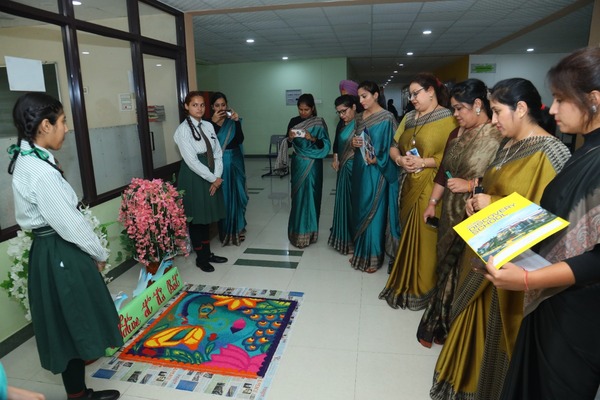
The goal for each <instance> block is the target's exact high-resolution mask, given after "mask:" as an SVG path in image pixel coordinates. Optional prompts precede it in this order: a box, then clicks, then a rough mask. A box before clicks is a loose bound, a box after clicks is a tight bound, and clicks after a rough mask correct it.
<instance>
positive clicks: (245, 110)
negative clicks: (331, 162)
mask: <svg viewBox="0 0 600 400" xmlns="http://www.w3.org/2000/svg"><path fill="white" fill-rule="evenodd" d="M346 76H347V75H346V59H345V58H328V59H319V60H298V61H285V62H284V61H276V62H261V63H240V64H221V65H212V66H204V65H197V79H198V89H199V90H207V91H220V92H223V93H225V95H226V96H227V99H228V101H229V106H230V107H232V108H233V109H235V110H236V111H237V112H238V113H239V114H240V116H241V117H242V118H243V123H242V127H243V130H244V136H245V140H244V150H245V152H246V154H249V155H264V154H267V151H268V146H269V138H270V136H271V135H283V134H285V133H286V128H287V124H288V122H289V120H290V118H292V117H295V116H297V115H298V109H297V107H296V105H293V106H287V105H286V104H285V91H286V90H288V89H301V90H302V93H312V95H313V96H314V97H315V102H316V103H317V113H318V115H319V116H320V117H323V118H324V119H325V122H326V123H327V127H328V128H329V137H330V139H331V140H332V141H333V139H334V135H335V127H336V125H337V122H338V120H339V119H338V117H337V115H336V114H335V106H334V101H335V99H336V97H338V96H339V95H340V92H339V83H340V81H341V80H343V79H346Z"/></svg>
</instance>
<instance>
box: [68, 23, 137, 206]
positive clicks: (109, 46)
mask: <svg viewBox="0 0 600 400" xmlns="http://www.w3.org/2000/svg"><path fill="white" fill-rule="evenodd" d="M77 38H78V41H79V48H80V49H81V50H82V51H83V50H84V49H85V51H87V52H89V54H82V56H81V75H82V79H83V86H84V93H85V94H84V96H85V105H86V114H87V119H88V120H87V123H88V128H89V135H90V143H91V148H92V163H93V166H94V175H95V181H96V189H97V192H98V194H101V193H105V192H107V191H110V190H113V189H116V188H118V187H121V186H125V185H127V184H129V182H131V178H133V177H142V176H143V169H142V157H141V152H140V141H139V137H138V127H137V115H136V110H135V97H134V94H133V92H134V88H133V80H132V78H131V76H132V68H131V50H130V44H129V42H127V41H123V40H118V39H112V38H107V37H102V36H98V35H94V34H91V33H85V32H81V31H80V32H78V33H77ZM100 77H101V78H100Z"/></svg>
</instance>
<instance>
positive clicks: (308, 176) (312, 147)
mask: <svg viewBox="0 0 600 400" xmlns="http://www.w3.org/2000/svg"><path fill="white" fill-rule="evenodd" d="M294 128H296V129H306V130H307V131H308V132H309V133H310V135H311V136H312V137H314V138H316V139H317V141H319V140H320V141H322V143H323V147H322V148H318V147H317V146H316V144H315V143H312V142H311V141H309V140H306V139H305V138H294V139H293V140H292V144H293V146H294V152H295V153H296V154H295V155H294V157H292V163H291V165H292V178H291V180H292V208H291V210H290V218H289V222H288V239H289V241H290V243H291V244H292V245H293V246H296V247H298V248H303V247H306V246H308V245H309V244H311V243H316V242H317V239H318V237H319V217H320V214H321V198H322V193H323V158H325V157H326V156H327V154H328V153H329V150H330V148H331V142H330V141H329V135H328V133H327V125H326V124H325V121H323V119H322V118H320V117H311V118H308V119H306V120H304V121H302V122H301V123H299V124H297V125H296V126H294Z"/></svg>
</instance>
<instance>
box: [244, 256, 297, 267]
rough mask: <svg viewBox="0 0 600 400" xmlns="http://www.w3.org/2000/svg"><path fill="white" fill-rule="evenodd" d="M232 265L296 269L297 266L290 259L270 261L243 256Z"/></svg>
mask: <svg viewBox="0 0 600 400" xmlns="http://www.w3.org/2000/svg"><path fill="white" fill-rule="evenodd" d="M233 265H245V266H248V267H269V268H288V269H296V268H297V267H298V263H297V262H291V261H270V260H248V259H245V258H238V259H237V260H236V261H235V263H233Z"/></svg>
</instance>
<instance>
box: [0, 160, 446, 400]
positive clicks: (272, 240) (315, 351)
mask: <svg viewBox="0 0 600 400" xmlns="http://www.w3.org/2000/svg"><path fill="white" fill-rule="evenodd" d="M326 165H327V167H326V168H325V180H324V185H323V204H322V207H321V227H320V237H319V242H318V243H316V244H314V245H311V246H310V247H308V248H306V249H303V251H302V253H301V255H300V256H299V255H297V254H296V253H294V254H292V255H290V256H285V255H284V256H282V255H277V254H254V253H256V251H252V250H250V251H248V252H245V251H246V250H247V249H275V250H288V249H289V250H298V249H296V248H294V247H293V246H291V245H290V244H289V242H288V240H287V221H288V214H289V208H290V199H289V176H287V177H284V178H279V177H265V178H261V174H263V173H265V172H266V171H265V168H266V167H268V162H267V160H266V159H249V160H247V161H246V169H247V176H248V188H249V192H250V193H251V195H250V204H249V206H248V211H247V214H246V217H247V220H248V233H247V236H246V241H245V242H244V243H243V244H242V246H239V247H235V246H233V247H232V246H227V247H221V245H220V243H219V242H218V240H214V241H213V243H212V250H213V251H214V252H215V253H216V254H218V255H221V256H225V257H228V258H229V262H228V263H226V264H221V265H215V266H216V271H215V272H213V273H210V274H207V273H203V272H202V271H200V270H199V269H198V268H196V267H195V266H194V257H188V258H187V259H183V258H180V259H177V260H176V262H175V264H176V265H177V267H178V268H179V270H180V272H181V275H182V277H183V279H184V280H185V281H186V282H192V283H207V284H215V285H221V286H233V287H253V288H265V289H281V290H288V291H291V290H293V291H301V292H304V293H305V296H304V297H305V298H304V302H303V303H302V305H301V307H300V312H299V314H298V318H297V320H296V323H295V325H294V327H293V329H292V332H291V338H290V341H289V343H288V346H287V348H286V349H285V352H284V356H283V358H282V361H281V364H280V365H279V368H278V369H277V371H276V374H275V377H274V380H273V384H272V386H271V388H270V390H269V392H268V396H267V400H296V399H298V400H300V399H301V400H338V399H339V400H387V399H390V400H391V399H394V400H402V399H407V400H421V399H429V395H428V394H429V388H430V385H431V380H432V376H433V368H434V365H435V361H436V359H437V355H438V354H439V351H440V347H439V346H434V348H432V349H425V348H423V347H422V346H421V345H420V344H419V343H418V342H417V340H416V339H415V332H416V328H417V325H418V323H419V320H420V318H421V313H419V312H412V311H407V310H394V309H391V308H390V307H389V306H388V305H387V303H386V302H384V301H382V300H379V299H378V298H377V295H378V294H379V291H380V290H381V289H382V288H383V286H384V284H385V281H386V279H387V274H386V271H385V268H384V269H382V270H380V271H378V272H377V273H375V274H365V273H361V272H358V271H355V270H353V269H352V268H351V267H350V265H349V264H348V258H349V257H347V256H342V255H340V254H338V253H337V252H335V251H334V250H332V249H330V248H329V247H328V246H327V238H328V237H329V228H330V226H331V219H332V217H333V201H334V196H333V195H332V193H335V191H334V188H335V173H334V172H333V170H332V169H331V168H329V161H327V162H326ZM259 253H260V252H259ZM263 253H264V252H263ZM238 260H246V261H247V260H268V261H271V263H269V264H271V265H279V266H280V267H269V268H266V267H256V266H252V264H253V263H254V262H236V261H238ZM278 262H279V263H278ZM294 263H297V267H296V268H295V269H294V268H293V265H294ZM248 264H250V265H248ZM138 273H139V267H137V266H136V267H133V268H132V269H131V270H130V271H128V272H127V273H125V274H123V275H122V276H120V277H119V278H117V279H116V280H115V281H114V282H112V283H111V284H110V290H111V292H113V293H116V292H118V291H119V290H123V291H125V292H126V293H131V291H132V289H133V287H135V283H136V282H137V276H138ZM1 361H2V363H3V364H4V367H5V368H6V371H7V374H8V377H9V382H10V383H11V384H12V385H15V386H20V387H24V388H28V389H32V390H37V391H40V392H43V393H44V394H45V395H46V398H47V399H50V400H53V399H64V398H65V397H66V396H65V394H64V390H63V387H62V383H61V379H60V376H59V375H57V376H54V375H52V374H51V373H49V372H47V371H45V370H43V369H41V368H40V366H39V360H38V356H37V351H36V348H35V343H34V341H33V339H31V340H29V341H28V342H26V343H25V344H23V345H22V346H20V347H19V348H17V349H15V350H14V351H13V352H11V353H9V354H8V355H7V356H5V357H4V358H3V359H2V360H1ZM92 369H93V366H91V367H89V369H88V372H90V371H91V370H92ZM87 382H88V386H90V387H93V388H95V389H105V388H116V389H119V390H120V391H121V392H122V393H123V395H122V397H121V399H123V400H134V399H177V400H178V399H212V400H216V399H219V398H221V396H212V395H203V394H197V393H187V392H183V391H179V390H172V389H164V388H157V387H155V386H146V385H138V384H134V383H128V382H114V381H107V380H102V379H94V378H89V377H88V380H87Z"/></svg>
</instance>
